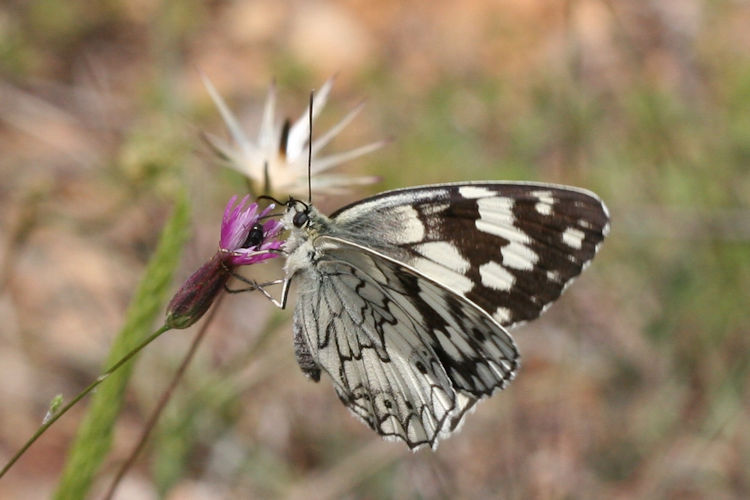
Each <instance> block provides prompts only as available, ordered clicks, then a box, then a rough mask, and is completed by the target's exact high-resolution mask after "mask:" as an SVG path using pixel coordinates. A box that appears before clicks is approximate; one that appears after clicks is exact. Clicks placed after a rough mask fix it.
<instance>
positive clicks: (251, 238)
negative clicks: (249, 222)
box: [242, 223, 263, 248]
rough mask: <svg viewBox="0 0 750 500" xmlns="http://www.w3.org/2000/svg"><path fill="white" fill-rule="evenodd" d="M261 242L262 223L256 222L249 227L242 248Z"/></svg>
mask: <svg viewBox="0 0 750 500" xmlns="http://www.w3.org/2000/svg"><path fill="white" fill-rule="evenodd" d="M261 243H263V225H262V224H260V223H258V224H255V225H254V226H253V227H252V228H251V229H250V232H249V233H248V234H247V238H246V239H245V243H244V244H243V245H242V248H250V247H257V246H258V245H260V244H261Z"/></svg>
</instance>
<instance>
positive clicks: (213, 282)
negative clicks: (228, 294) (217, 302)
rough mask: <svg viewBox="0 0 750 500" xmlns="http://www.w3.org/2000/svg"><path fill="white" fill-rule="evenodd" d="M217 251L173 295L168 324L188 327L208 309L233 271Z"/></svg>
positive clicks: (174, 326) (179, 327)
mask: <svg viewBox="0 0 750 500" xmlns="http://www.w3.org/2000/svg"><path fill="white" fill-rule="evenodd" d="M220 255H221V254H219V253H217V254H215V255H214V256H213V258H212V259H211V260H209V261H208V262H206V263H205V264H203V265H202V266H201V267H200V268H198V270H197V271H195V272H194V273H193V274H192V275H191V276H190V277H189V278H188V279H187V280H186V281H185V283H184V284H183V285H182V286H181V287H180V289H179V290H178V291H177V293H176V294H175V295H174V297H172V300H171V301H169V305H168V306H167V320H166V325H167V326H168V327H169V328H178V329H181V328H187V327H189V326H190V325H192V324H193V323H195V322H196V321H198V320H199V319H200V318H201V317H202V316H203V314H204V313H205V312H206V311H207V310H208V308H209V307H210V306H211V304H212V303H213V301H214V298H216V296H217V295H218V293H219V292H220V291H221V289H222V288H224V285H226V283H227V281H228V280H229V277H230V276H231V273H230V271H229V268H227V267H226V266H225V265H224V263H223V262H222V259H221V256H220Z"/></svg>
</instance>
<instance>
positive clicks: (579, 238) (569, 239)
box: [562, 227, 586, 249]
mask: <svg viewBox="0 0 750 500" xmlns="http://www.w3.org/2000/svg"><path fill="white" fill-rule="evenodd" d="M585 237H586V233H584V232H583V231H581V230H580V229H576V228H574V227H569V228H568V229H566V230H565V232H563V234H562V240H563V243H565V244H566V245H568V246H569V247H571V248H579V249H580V248H581V246H582V245H583V238H585Z"/></svg>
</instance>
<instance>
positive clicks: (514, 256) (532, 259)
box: [500, 241, 539, 271]
mask: <svg viewBox="0 0 750 500" xmlns="http://www.w3.org/2000/svg"><path fill="white" fill-rule="evenodd" d="M500 254H501V255H502V256H503V264H505V265H506V266H508V267H512V268H513V269H520V270H527V271H530V270H532V269H534V264H536V263H537V261H538V260H539V256H538V255H537V254H536V253H535V252H534V251H533V250H532V249H531V248H529V247H527V246H526V245H524V244H523V243H519V242H518V241H511V242H510V243H508V244H507V245H505V246H504V247H502V248H501V249H500Z"/></svg>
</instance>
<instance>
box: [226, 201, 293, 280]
mask: <svg viewBox="0 0 750 500" xmlns="http://www.w3.org/2000/svg"><path fill="white" fill-rule="evenodd" d="M249 200H250V196H249V195H247V196H245V197H244V198H242V200H240V202H239V203H238V204H237V205H235V202H236V201H237V196H232V198H231V199H230V200H229V203H227V207H226V208H225V209H224V220H223V221H222V223H221V239H220V240H219V252H220V253H221V254H222V255H224V257H225V260H224V261H225V263H226V264H228V265H230V266H246V265H248V264H254V263H256V262H261V261H263V260H267V259H272V258H273V257H277V256H278V253H275V252H269V250H280V249H281V246H282V245H283V242H282V241H279V240H274V239H273V238H275V237H276V236H277V235H278V234H279V233H280V232H281V231H282V229H283V227H282V225H281V222H279V221H277V220H274V219H268V220H267V221H265V222H264V223H263V224H261V223H260V222H259V221H260V220H262V219H263V218H264V217H265V216H266V215H268V213H269V212H270V211H271V210H273V209H274V205H273V204H271V205H269V206H268V207H266V208H265V209H264V210H263V211H262V212H261V213H260V214H258V204H257V203H250V205H248V206H247V207H245V205H246V204H247V203H248V201H249Z"/></svg>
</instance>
